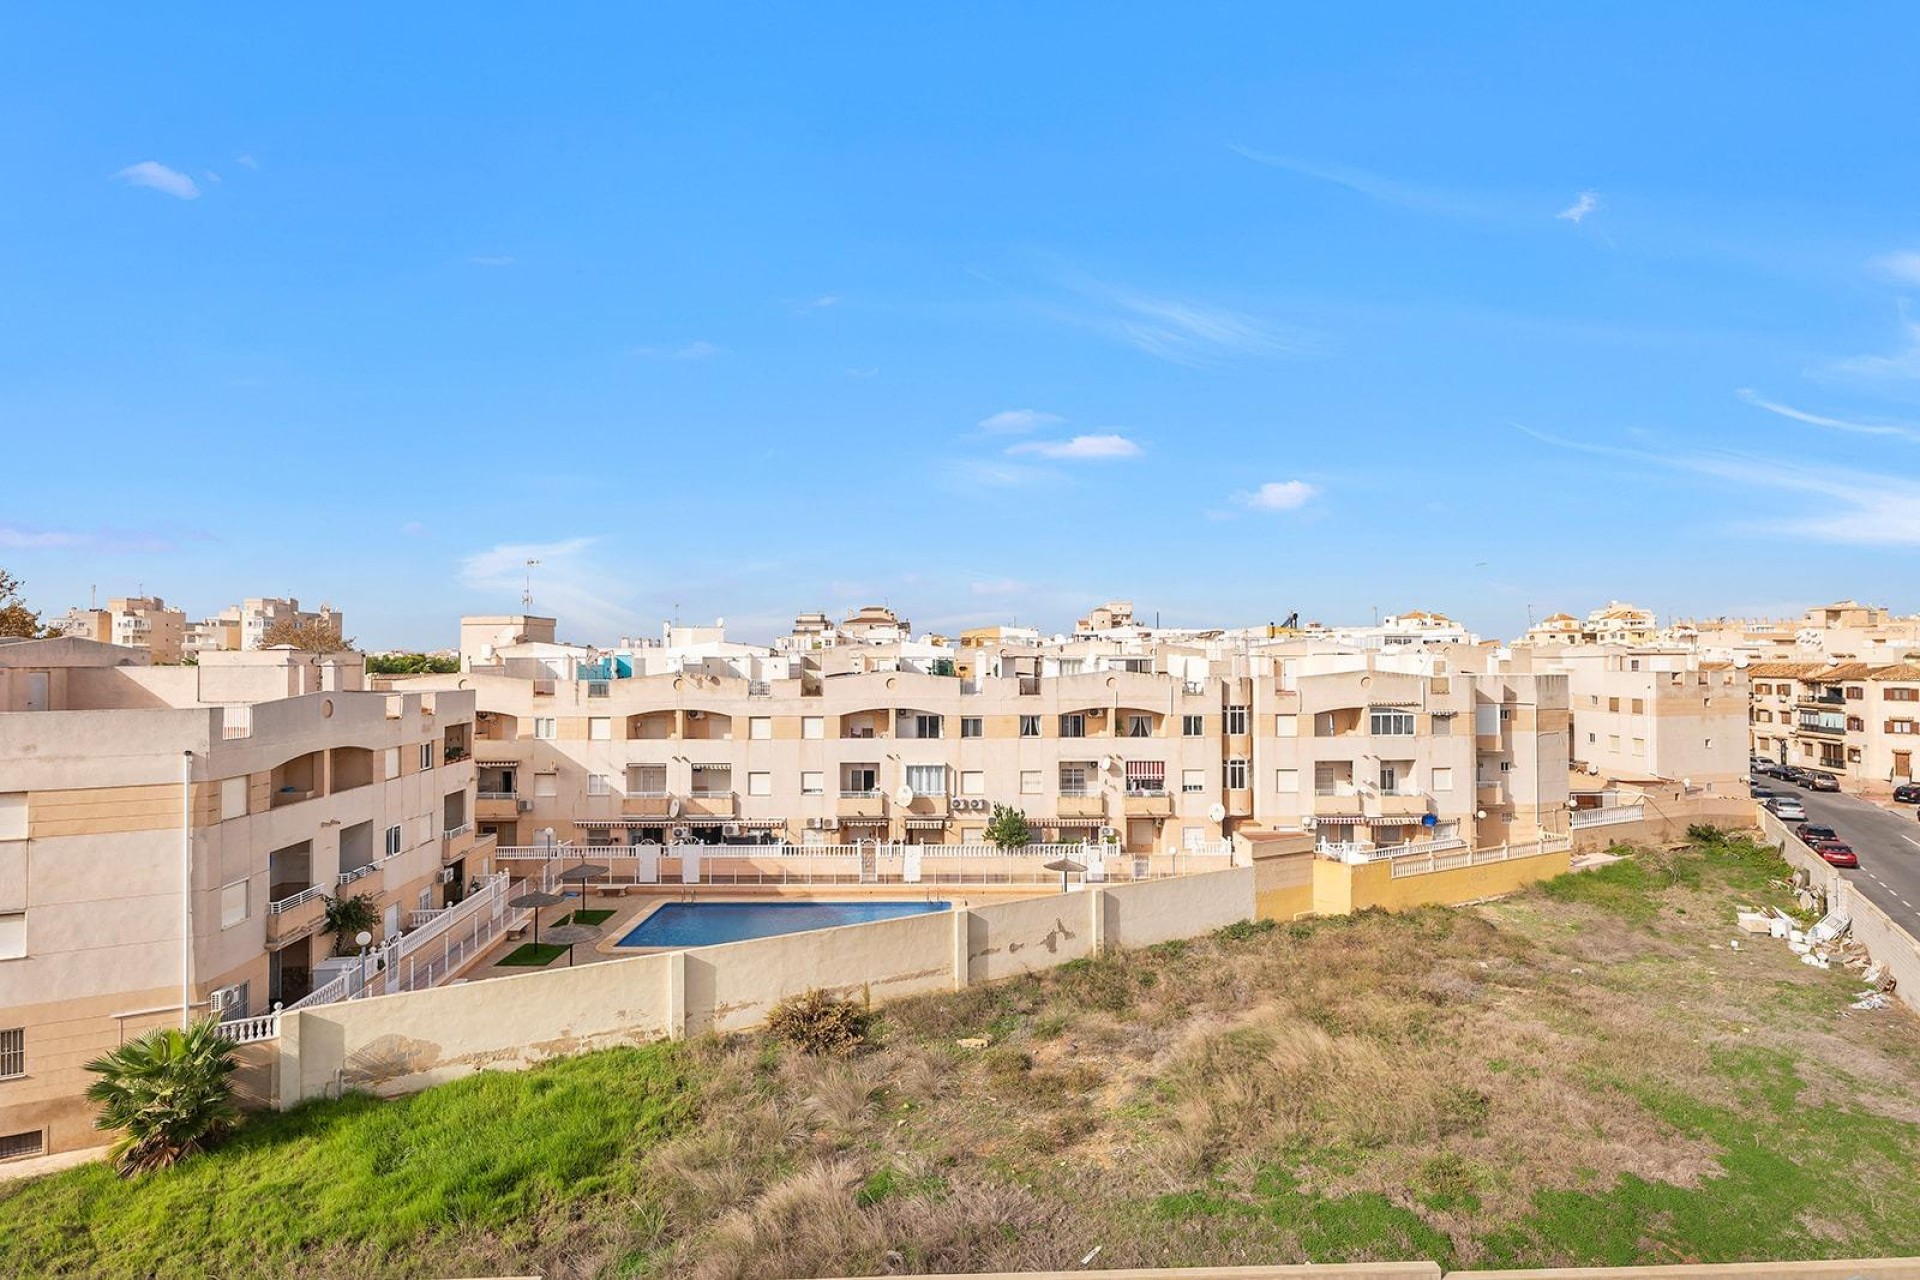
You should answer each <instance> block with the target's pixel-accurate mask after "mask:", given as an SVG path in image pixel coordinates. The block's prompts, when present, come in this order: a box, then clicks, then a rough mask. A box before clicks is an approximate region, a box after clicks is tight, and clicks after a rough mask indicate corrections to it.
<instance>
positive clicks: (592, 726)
mask: <svg viewBox="0 0 1920 1280" xmlns="http://www.w3.org/2000/svg"><path fill="white" fill-rule="evenodd" d="M587 740H588V741H589V742H611V741H613V721H612V720H610V719H608V718H607V717H606V716H588V717H587Z"/></svg>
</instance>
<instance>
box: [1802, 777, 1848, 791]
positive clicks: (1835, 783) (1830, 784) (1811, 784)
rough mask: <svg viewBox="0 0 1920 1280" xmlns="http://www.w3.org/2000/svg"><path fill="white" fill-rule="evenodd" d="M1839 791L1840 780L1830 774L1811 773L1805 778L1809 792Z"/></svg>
mask: <svg viewBox="0 0 1920 1280" xmlns="http://www.w3.org/2000/svg"><path fill="white" fill-rule="evenodd" d="M1839 789H1840V779H1838V778H1836V777H1834V776H1833V775H1832V774H1830V773H1813V774H1811V775H1809V776H1808V778H1807V790H1809V791H1838V790H1839Z"/></svg>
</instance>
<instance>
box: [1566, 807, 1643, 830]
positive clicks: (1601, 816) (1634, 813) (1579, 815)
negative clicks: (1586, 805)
mask: <svg viewBox="0 0 1920 1280" xmlns="http://www.w3.org/2000/svg"><path fill="white" fill-rule="evenodd" d="M1645 816H1646V808H1645V806H1644V805H1638V804H1613V805H1602V806H1601V807H1599V808H1597V809H1575V810H1574V811H1573V813H1572V814H1571V815H1570V818H1569V823H1568V825H1570V826H1571V827H1572V828H1573V829H1574V830H1576V831H1579V830H1582V829H1584V828H1587V827H1608V826H1612V825H1614V824H1615V823H1619V822H1638V821H1640V820H1641V819H1642V818H1644V817H1645Z"/></svg>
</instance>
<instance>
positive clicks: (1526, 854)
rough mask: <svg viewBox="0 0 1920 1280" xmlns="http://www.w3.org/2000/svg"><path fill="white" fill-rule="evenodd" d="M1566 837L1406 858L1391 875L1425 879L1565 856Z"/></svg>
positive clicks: (1569, 841) (1398, 860) (1569, 843)
mask: <svg viewBox="0 0 1920 1280" xmlns="http://www.w3.org/2000/svg"><path fill="white" fill-rule="evenodd" d="M1572 844H1573V840H1572V838H1571V837H1569V836H1561V835H1550V836H1544V837H1542V838H1541V839H1538V840H1530V841H1527V842H1526V843H1524V844H1498V845H1491V846H1489V847H1487V848H1485V849H1466V848H1460V849H1456V850H1454V851H1452V852H1450V853H1427V854H1417V853H1416V854H1409V855H1405V856H1402V857H1397V858H1394V859H1393V861H1392V871H1391V874H1392V876H1393V878H1394V879H1396V880H1398V879H1400V878H1401V877H1402V876H1424V875H1430V874H1432V873H1433V872H1435V871H1453V870H1456V869H1458V868H1460V867H1478V866H1482V865H1484V864H1486V863H1489V862H1507V861H1510V860H1511V859H1514V858H1536V857H1539V856H1540V855H1541V854H1546V853H1564V852H1565V851H1566V850H1567V849H1569V848H1571V847H1572Z"/></svg>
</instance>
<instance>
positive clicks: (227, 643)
mask: <svg viewBox="0 0 1920 1280" xmlns="http://www.w3.org/2000/svg"><path fill="white" fill-rule="evenodd" d="M281 622H291V623H293V624H294V625H295V626H303V627H304V626H324V627H326V628H327V629H329V630H331V631H334V632H336V633H338V634H340V635H345V634H346V625H347V624H346V615H345V614H343V613H341V612H340V611H339V610H338V609H335V608H334V607H333V606H332V605H329V604H323V605H321V606H320V608H319V609H318V610H314V611H308V610H305V609H302V608H301V607H300V602H299V601H298V600H295V599H292V598H287V599H281V598H280V597H278V596H250V597H248V598H247V599H245V600H243V601H241V602H240V603H239V604H236V605H229V606H228V607H227V608H225V609H222V610H221V611H220V612H219V613H217V614H215V615H214V616H213V617H211V618H207V619H205V620H203V621H200V622H194V623H188V624H187V625H186V628H185V648H186V651H187V652H188V653H193V654H200V653H226V652H232V651H235V650H248V649H258V648H260V647H261V643H260V642H261V639H262V637H264V636H265V635H266V634H267V632H268V631H269V630H271V629H272V628H273V627H274V626H276V625H277V624H279V623H281Z"/></svg>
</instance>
